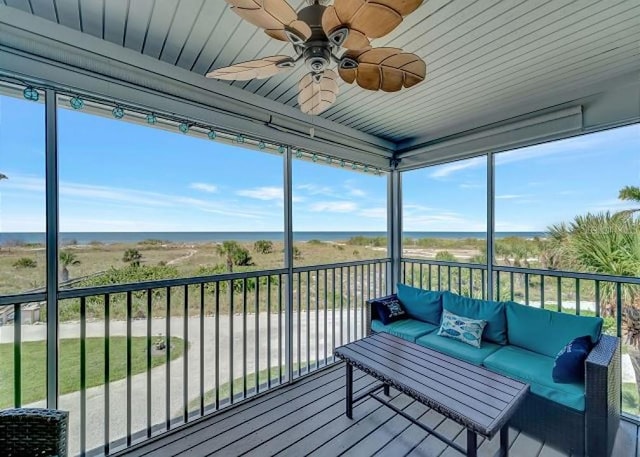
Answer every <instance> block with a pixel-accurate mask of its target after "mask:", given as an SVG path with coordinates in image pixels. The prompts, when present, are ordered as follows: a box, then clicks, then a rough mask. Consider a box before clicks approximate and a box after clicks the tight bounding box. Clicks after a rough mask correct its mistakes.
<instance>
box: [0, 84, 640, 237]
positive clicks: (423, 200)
mask: <svg viewBox="0 0 640 457" xmlns="http://www.w3.org/2000/svg"><path fill="white" fill-rule="evenodd" d="M43 125H44V109H43V105H42V104H37V103H33V102H28V101H24V100H21V99H13V98H9V97H5V96H0V173H4V174H6V175H7V176H9V179H8V180H3V181H1V182H0V231H1V232H22V231H29V232H33V231H43V230H44V132H43V130H44V129H43ZM58 125H59V150H60V193H61V197H60V224H61V230H62V231H281V230H282V229H283V217H282V214H283V197H282V169H283V167H282V157H281V156H279V155H272V154H266V153H262V152H257V151H250V150H246V149H242V148H239V147H234V146H230V145H225V144H221V143H217V142H214V141H207V140H202V139H199V138H193V137H189V136H188V135H183V134H181V133H177V132H176V133H173V132H167V131H163V130H160V129H157V128H150V127H146V126H139V125H134V124H130V123H127V122H125V121H121V120H120V121H119V120H115V119H110V118H101V117H97V116H94V115H90V114H87V113H85V112H76V111H71V110H67V109H61V110H60V116H59V124H58ZM496 162H497V168H496V228H497V230H501V231H537V230H544V229H545V228H546V227H547V226H548V225H549V224H553V223H557V222H561V221H563V220H567V219H570V218H571V217H573V216H575V215H577V214H582V213H585V212H587V211H601V210H612V211H616V210H620V209H623V208H626V207H629V205H628V204H624V203H621V202H619V201H618V200H617V193H618V190H619V189H620V187H622V186H624V185H640V126H638V125H636V126H631V127H625V128H621V129H616V130H610V131H607V132H602V133H598V134H593V135H587V136H582V137H579V138H574V139H569V140H565V141H562V142H555V143H550V144H545V145H539V146H535V147H531V148H526V149H520V150H516V151H510V152H506V153H501V154H499V155H498V156H497V158H496ZM293 170H294V179H293V186H294V229H295V230H298V231H384V230H385V229H386V208H385V205H386V179H385V178H383V177H375V176H372V175H368V174H364V173H355V172H352V171H350V170H347V169H344V170H343V169H340V168H335V167H328V166H323V165H320V164H315V163H312V162H307V161H302V160H295V161H294V167H293ZM403 183H404V192H403V197H404V213H405V217H404V229H405V230H406V231H484V230H485V229H486V211H485V206H486V200H485V199H486V160H485V159H484V158H477V159H470V160H466V161H462V162H455V163H451V164H445V165H441V166H438V167H431V168H428V169H422V170H417V171H412V172H408V173H406V174H405V175H404V178H403Z"/></svg>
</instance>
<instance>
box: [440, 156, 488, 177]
mask: <svg viewBox="0 0 640 457" xmlns="http://www.w3.org/2000/svg"><path fill="white" fill-rule="evenodd" d="M486 163H487V159H486V158H485V157H475V158H473V159H468V160H460V161H458V162H451V163H447V164H444V165H438V166H437V167H434V168H435V170H433V171H432V172H431V173H430V174H429V176H430V177H431V178H446V177H447V176H449V175H451V174H453V173H456V172H458V171H461V170H466V169H468V168H475V167H478V166H480V165H486Z"/></svg>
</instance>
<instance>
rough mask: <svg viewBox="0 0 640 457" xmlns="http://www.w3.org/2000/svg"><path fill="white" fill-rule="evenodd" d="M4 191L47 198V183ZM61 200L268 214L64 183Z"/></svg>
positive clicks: (30, 182)
mask: <svg viewBox="0 0 640 457" xmlns="http://www.w3.org/2000/svg"><path fill="white" fill-rule="evenodd" d="M2 188H3V189H9V190H20V191H26V192H36V193H40V194H42V195H44V190H45V182H44V179H42V178H35V177H30V176H13V177H12V179H11V180H7V181H3V183H2ZM60 197H61V199H73V200H74V201H77V202H80V203H90V204H92V205H93V204H95V203H96V202H103V203H113V204H117V205H118V207H123V206H126V207H128V208H130V207H131V206H138V207H143V208H193V209H197V210H200V211H203V212H208V213H216V214H224V215H227V216H234V217H242V218H260V217H263V216H264V214H263V213H261V212H259V211H255V210H243V209H241V208H237V205H234V204H233V203H232V202H228V201H210V200H202V199H197V198H190V197H184V196H181V195H173V194H164V193H160V192H148V191H143V190H137V189H129V188H124V187H111V186H101V185H91V184H81V183H74V182H69V181H60Z"/></svg>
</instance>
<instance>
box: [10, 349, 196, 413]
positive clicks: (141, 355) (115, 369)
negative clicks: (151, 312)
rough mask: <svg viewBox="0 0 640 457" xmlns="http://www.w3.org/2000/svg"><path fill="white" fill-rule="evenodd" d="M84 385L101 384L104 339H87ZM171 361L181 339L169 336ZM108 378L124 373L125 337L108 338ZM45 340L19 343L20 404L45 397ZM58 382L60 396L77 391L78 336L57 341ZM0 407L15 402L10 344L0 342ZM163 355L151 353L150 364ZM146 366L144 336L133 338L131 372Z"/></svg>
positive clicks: (161, 361) (179, 353)
mask: <svg viewBox="0 0 640 457" xmlns="http://www.w3.org/2000/svg"><path fill="white" fill-rule="evenodd" d="M85 341H86V352H87V358H86V387H87V388H89V387H95V386H99V385H102V384H104V379H105V378H104V365H105V363H104V362H105V357H104V338H87V339H86V340H85ZM171 345H172V347H171V360H173V359H176V358H178V357H181V356H182V350H183V347H184V341H183V340H182V339H180V338H171ZM109 346H110V347H109V354H110V357H109V361H110V363H109V378H110V380H111V381H117V380H118V379H123V378H125V377H126V376H127V338H126V337H124V336H116V337H111V338H110V339H109ZM45 349H46V348H45V342H44V341H28V342H24V343H22V357H21V360H22V386H21V388H22V404H23V405H26V404H29V403H31V402H35V401H38V400H42V399H44V398H45V397H46V387H45V385H46V351H45ZM59 350H60V360H59V368H58V369H59V373H60V376H59V382H60V386H59V389H60V395H64V394H67V393H70V392H75V391H77V390H80V339H78V338H70V339H62V340H60V349H59ZM0 360H1V361H2V363H0V408H6V407H10V406H13V405H14V377H13V368H14V366H13V343H6V344H0ZM165 361H166V359H165V356H164V354H161V355H157V356H152V358H151V364H152V366H153V367H156V366H158V365H162V364H164V363H165ZM146 369H147V338H146V337H134V338H132V351H131V372H132V374H138V373H143V372H145V371H146Z"/></svg>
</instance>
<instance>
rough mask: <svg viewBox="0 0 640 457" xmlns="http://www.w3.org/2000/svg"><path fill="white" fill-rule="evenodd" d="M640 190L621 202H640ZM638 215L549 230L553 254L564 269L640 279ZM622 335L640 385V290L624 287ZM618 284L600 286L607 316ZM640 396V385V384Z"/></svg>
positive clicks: (595, 218)
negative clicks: (639, 277) (636, 216)
mask: <svg viewBox="0 0 640 457" xmlns="http://www.w3.org/2000/svg"><path fill="white" fill-rule="evenodd" d="M638 192H640V189H638V188H634V187H629V186H627V187H625V188H623V189H622V190H621V191H620V198H621V199H626V200H633V201H635V200H638V201H639V202H640V199H637V198H636V194H637V193H638ZM633 213H634V211H622V212H619V213H613V214H612V213H610V212H605V213H598V214H591V213H589V214H586V215H584V216H577V217H575V218H574V220H573V221H571V222H570V223H569V224H561V225H557V226H553V227H550V228H549V232H550V244H551V246H552V247H551V249H552V250H553V252H554V253H555V254H557V255H559V256H560V259H561V263H562V267H563V268H568V269H572V270H577V271H588V272H591V273H601V274H609V275H616V276H631V277H638V276H640V219H639V218H635V217H634V216H633ZM621 291H622V297H620V298H621V300H622V304H623V307H622V310H621V313H622V315H621V318H622V331H623V334H624V337H625V342H626V343H627V350H628V354H629V356H630V358H631V364H632V366H633V369H634V372H635V374H636V379H637V380H639V381H640V289H639V288H638V287H636V286H633V285H629V286H626V285H623V287H622V288H621ZM617 294H618V292H617V287H616V284H615V283H611V282H601V283H600V299H601V302H602V304H603V305H604V309H605V313H609V314H613V313H614V312H615V310H616V306H617V301H618V296H617ZM638 394H639V395H640V382H639V384H638Z"/></svg>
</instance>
